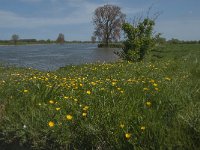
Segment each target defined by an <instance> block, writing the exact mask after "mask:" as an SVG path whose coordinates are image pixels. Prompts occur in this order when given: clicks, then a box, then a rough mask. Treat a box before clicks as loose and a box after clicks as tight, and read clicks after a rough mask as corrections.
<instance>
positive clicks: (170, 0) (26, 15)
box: [0, 0, 200, 41]
mask: <svg viewBox="0 0 200 150" xmlns="http://www.w3.org/2000/svg"><path fill="white" fill-rule="evenodd" d="M105 4H112V5H117V6H120V7H121V9H122V12H123V13H125V14H126V19H127V21H129V22H132V20H133V19H134V18H135V17H138V16H141V15H143V16H145V15H146V12H147V11H148V9H149V7H151V6H152V9H151V11H150V15H152V16H153V14H154V13H156V12H159V13H160V15H159V17H158V18H157V20H156V26H155V32H157V33H161V34H162V37H165V38H167V39H171V38H178V39H180V40H200V0H0V40H9V39H11V36H12V35H13V34H18V35H19V37H20V38H21V39H25V38H27V39H32V38H35V39H38V40H40V39H44V40H47V39H51V40H55V39H56V38H57V37H58V34H59V33H63V34H64V35H65V40H68V41H71V40H82V41H86V40H90V39H91V36H92V34H93V32H94V25H93V23H92V17H93V15H94V11H95V9H96V8H97V7H99V6H103V5H105Z"/></svg>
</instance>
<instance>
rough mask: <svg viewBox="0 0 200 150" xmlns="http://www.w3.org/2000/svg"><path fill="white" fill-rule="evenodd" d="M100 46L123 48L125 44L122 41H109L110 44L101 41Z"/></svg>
mask: <svg viewBox="0 0 200 150" xmlns="http://www.w3.org/2000/svg"><path fill="white" fill-rule="evenodd" d="M98 47H99V48H105V47H107V48H123V47H124V45H123V44H122V43H109V44H108V45H106V44H103V43H100V44H98Z"/></svg>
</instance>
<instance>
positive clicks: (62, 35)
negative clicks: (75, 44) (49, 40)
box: [56, 33, 65, 44]
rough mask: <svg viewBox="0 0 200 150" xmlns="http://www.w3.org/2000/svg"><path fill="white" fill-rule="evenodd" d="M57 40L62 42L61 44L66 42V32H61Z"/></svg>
mask: <svg viewBox="0 0 200 150" xmlns="http://www.w3.org/2000/svg"><path fill="white" fill-rule="evenodd" d="M56 42H57V43H60V44H63V43H64V42H65V36H64V34H62V33H60V34H59V35H58V38H57V40H56Z"/></svg>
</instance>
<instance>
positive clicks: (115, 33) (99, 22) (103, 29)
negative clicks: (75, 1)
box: [93, 5, 125, 47]
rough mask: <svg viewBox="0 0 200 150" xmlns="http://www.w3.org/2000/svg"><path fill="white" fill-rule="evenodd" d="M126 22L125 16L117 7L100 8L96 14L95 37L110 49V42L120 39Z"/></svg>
mask: <svg viewBox="0 0 200 150" xmlns="http://www.w3.org/2000/svg"><path fill="white" fill-rule="evenodd" d="M124 22H125V14H123V13H122V12H121V8H120V7H119V6H115V5H104V6H102V7H98V8H97V9H96V10H95V12H94V18H93V23H94V25H95V31H94V35H95V36H96V37H98V39H99V40H100V41H101V42H102V43H103V44H105V45H106V47H108V44H109V42H111V41H118V40H119V39H120V33H121V27H122V24H123V23H124Z"/></svg>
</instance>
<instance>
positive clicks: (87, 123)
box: [0, 44, 200, 150]
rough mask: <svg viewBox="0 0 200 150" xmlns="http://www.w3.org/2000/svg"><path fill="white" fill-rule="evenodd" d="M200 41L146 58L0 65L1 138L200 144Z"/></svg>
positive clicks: (35, 143) (25, 142) (81, 145)
mask: <svg viewBox="0 0 200 150" xmlns="http://www.w3.org/2000/svg"><path fill="white" fill-rule="evenodd" d="M199 61H200V44H171V45H170V44H167V45H162V46H159V48H157V49H156V50H154V51H153V52H152V54H151V56H150V57H148V58H147V59H146V60H145V61H143V62H138V63H132V62H125V61H119V62H115V63H103V64H102V63H101V64H100V63H97V64H85V65H78V66H72V65H71V66H66V67H63V68H60V69H59V70H56V71H51V72H42V71H38V70H34V69H30V68H19V67H18V68H17V67H8V66H7V67H5V66H3V65H2V66H1V67H0V140H1V146H2V147H5V148H6V147H7V148H9V147H10V149H11V148H12V146H13V145H14V146H15V149H16V148H17V147H18V148H21V149H22V148H24V149H99V150H101V149H147V150H149V149H152V150H153V149H193V150H194V149H199V148H200V143H199V141H200V78H199V77H200V63H199Z"/></svg>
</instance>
